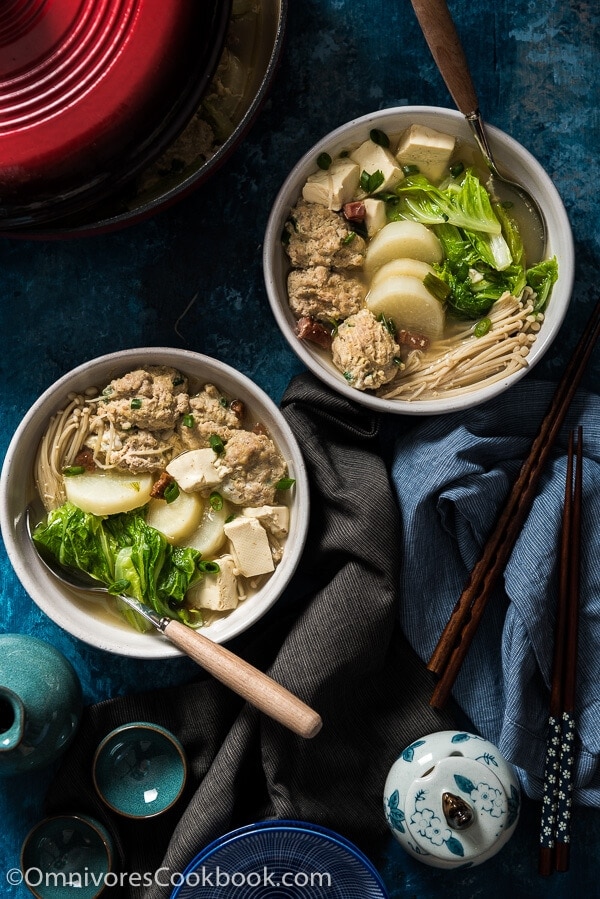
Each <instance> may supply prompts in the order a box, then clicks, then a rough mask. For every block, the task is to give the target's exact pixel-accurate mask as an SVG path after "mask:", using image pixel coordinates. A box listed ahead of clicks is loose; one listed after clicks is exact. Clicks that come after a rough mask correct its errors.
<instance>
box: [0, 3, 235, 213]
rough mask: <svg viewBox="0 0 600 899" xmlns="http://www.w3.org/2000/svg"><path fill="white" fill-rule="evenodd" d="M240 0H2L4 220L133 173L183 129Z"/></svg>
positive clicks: (76, 198) (58, 209)
mask: <svg viewBox="0 0 600 899" xmlns="http://www.w3.org/2000/svg"><path fill="white" fill-rule="evenodd" d="M230 9H231V0H203V2H202V3H198V2H197V0H169V2H165V0H4V2H3V3H2V4H1V5H0V226H1V227H2V228H3V229H7V228H10V227H15V228H16V227H20V226H27V225H31V224H32V223H35V222H39V221H48V220H52V219H55V218H57V217H59V216H61V215H64V214H66V213H71V212H73V211H74V210H78V209H81V208H84V207H86V206H88V205H90V204H91V203H94V202H96V201H97V200H98V199H99V198H102V197H104V196H106V195H108V194H109V193H112V192H114V191H115V189H116V188H118V187H119V186H120V185H122V184H124V183H126V181H127V180H129V179H130V178H131V177H132V176H133V175H134V174H135V173H137V171H139V170H140V168H142V167H143V166H144V165H147V164H148V162H149V161H152V160H153V159H155V158H157V156H158V155H160V153H161V152H162V150H163V149H164V148H165V147H166V146H167V145H168V144H169V143H170V142H171V141H172V140H173V139H174V138H175V137H176V136H177V134H178V133H179V131H180V130H181V129H182V128H183V127H184V126H185V124H187V122H188V121H189V119H190V118H191V116H192V114H193V113H194V111H195V110H196V108H197V106H198V103H199V100H200V98H201V96H202V94H203V92H204V90H205V89H206V87H207V86H208V84H209V82H210V78H211V77H212V75H213V73H214V70H215V69H216V66H217V63H218V60H219V57H220V54H221V50H222V46H223V43H224V39H225V35H226V32H227V26H228V22H229V15H230Z"/></svg>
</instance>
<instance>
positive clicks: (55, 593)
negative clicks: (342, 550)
mask: <svg viewBox="0 0 600 899" xmlns="http://www.w3.org/2000/svg"><path fill="white" fill-rule="evenodd" d="M142 365H170V366H173V367H174V368H176V369H178V370H179V371H181V372H183V373H184V374H185V375H187V376H188V377H189V378H190V379H191V380H192V381H193V382H196V383H198V386H200V385H201V384H203V383H205V382H210V383H214V384H216V385H217V386H218V387H219V388H221V389H222V390H223V392H224V393H226V394H228V395H229V396H232V397H236V398H239V399H241V400H243V401H244V403H245V404H246V405H247V407H248V408H249V409H250V410H252V412H253V414H254V416H255V417H256V419H257V420H259V421H261V422H262V423H263V424H264V425H265V426H266V428H267V429H268V431H269V433H270V435H271V437H272V438H273V440H274V442H275V444H276V445H277V446H278V448H279V450H280V452H281V453H282V455H283V456H284V458H285V460H286V462H287V464H288V469H289V474H290V477H293V478H295V480H296V483H295V485H294V487H293V491H294V493H293V498H292V502H291V515H290V533H289V536H288V539H287V544H286V548H285V552H284V554H283V559H282V561H281V562H280V564H279V565H278V566H277V568H276V569H275V572H274V573H273V574H272V575H271V577H270V578H269V580H268V581H266V582H265V584H264V585H263V586H262V587H261V588H260V589H259V590H258V591H257V592H256V593H254V594H253V595H251V596H249V597H248V599H246V600H245V601H244V602H243V603H240V605H239V606H238V607H237V608H236V609H234V610H233V611H232V612H231V614H230V615H228V616H227V617H224V618H222V619H220V620H218V621H215V622H213V623H212V624H211V625H210V626H208V627H207V628H206V629H205V630H204V631H203V633H205V634H206V635H207V636H209V637H211V639H213V640H214V641H215V642H216V643H224V642H226V641H228V640H231V639H232V638H233V637H235V636H237V635H238V634H240V633H242V632H243V631H244V630H246V629H247V628H248V627H250V625H252V624H254V622H256V621H257V620H258V619H259V618H260V617H261V616H262V615H264V614H265V612H266V611H267V610H268V609H269V608H270V607H271V606H272V605H273V604H274V603H275V602H276V600H277V599H278V598H279V596H280V595H281V593H282V591H283V589H284V587H285V586H286V585H287V583H288V581H289V580H290V578H291V576H292V574H293V573H294V571H295V569H296V566H297V564H298V562H299V559H300V556H301V554H302V550H303V548H304V543H305V540H306V532H307V528H308V513H309V493H308V481H307V475H306V469H305V466H304V461H303V459H302V455H301V453H300V449H299V447H298V444H297V442H296V439H295V437H294V435H293V433H292V431H291V430H290V428H289V426H288V424H287V422H286V421H285V419H284V418H283V416H282V414H281V412H280V411H279V409H278V408H277V406H276V405H275V403H274V402H273V401H272V400H271V399H270V398H269V397H268V396H267V395H266V394H265V393H264V392H263V391H262V390H261V389H260V388H259V387H257V386H256V384H254V383H253V382H252V381H251V380H249V378H247V377H246V376H245V375H242V374H240V373H239V372H237V371H235V370H234V369H233V368H230V367H229V366H228V365H225V364H223V363H222V362H218V361H217V360H215V359H211V358H209V357H208V356H202V355H200V354H198V353H192V352H188V351H186V350H177V349H170V348H168V347H146V348H142V349H131V350H123V351H122V352H118V353H112V354H110V355H107V356H100V357H99V358H97V359H92V360H91V361H90V362H86V363H84V364H83V365H80V366H79V367H78V368H75V369H73V371H70V372H68V373H67V374H66V375H64V376H63V377H62V378H60V379H59V380H58V381H56V382H55V383H54V384H53V385H52V386H51V387H49V388H48V389H47V390H46V392H45V393H43V394H42V396H41V397H40V398H39V399H38V400H37V402H36V403H34V405H33V406H32V407H31V409H30V410H29V411H28V412H27V414H26V415H25V417H24V418H23V421H22V422H21V424H20V426H19V428H18V429H17V431H16V433H15V435H14V436H13V438H12V440H11V443H10V445H9V447H8V451H7V453H6V458H5V460H4V465H3V468H2V475H1V478H0V526H1V528H2V536H3V538H4V543H5V546H6V551H7V553H8V556H9V559H10V561H11V563H12V565H13V567H14V569H15V572H16V574H17V576H18V578H19V580H20V581H21V583H22V585H23V587H24V588H25V590H26V591H27V592H28V594H29V595H30V596H31V598H32V599H33V601H34V602H35V603H36V604H37V605H38V606H39V607H40V608H41V609H42V610H43V611H44V612H45V613H46V614H47V615H48V617H49V618H51V619H52V620H53V621H54V622H56V624H58V625H59V626H60V627H62V628H63V629H64V630H65V631H68V633H70V634H72V635H73V636H75V637H77V638H79V639H80V640H83V641H84V642H85V643H88V644H90V645H92V646H95V647H97V648H99V649H103V650H106V651H107V652H112V653H117V654H119V655H124V656H133V657H137V658H142V659H159V658H161V659H164V658H169V657H174V656H178V655H181V653H180V651H179V650H178V649H176V648H175V647H174V646H173V645H172V644H171V643H169V642H168V641H167V640H166V639H165V638H164V637H163V636H162V635H160V634H158V633H154V632H148V633H145V634H140V633H137V632H136V631H134V630H133V629H131V628H129V627H128V626H127V625H126V624H125V623H121V621H120V620H119V619H118V618H117V617H116V616H113V615H108V614H106V613H105V614H104V615H103V616H101V615H99V614H94V613H93V609H94V606H93V605H92V604H91V602H90V599H89V598H88V599H86V598H85V594H78V591H75V590H71V589H70V588H67V587H63V586H62V584H60V583H59V582H58V581H57V580H56V579H55V578H53V577H52V575H51V574H49V573H48V571H47V570H46V568H45V567H44V565H43V563H42V562H41V561H40V559H39V558H38V556H37V553H36V550H35V548H34V547H33V546H32V544H31V541H30V539H29V537H28V534H27V530H26V521H25V510H26V508H27V505H28V503H29V502H30V501H31V500H32V499H33V498H34V497H35V493H36V491H35V486H34V479H33V466H34V459H35V454H36V450H37V447H38V444H39V442H40V439H41V437H42V434H43V432H44V431H45V429H46V427H47V425H48V422H49V420H50V418H51V416H52V415H53V414H54V413H55V412H56V411H58V410H59V409H61V408H63V407H64V405H65V402H66V399H67V396H68V394H69V393H71V392H81V391H83V390H85V389H86V388H88V387H90V386H99V387H102V386H103V385H105V384H107V383H108V382H109V381H110V380H111V379H112V378H114V377H116V376H118V375H120V374H124V373H125V372H127V371H131V370H132V369H135V368H137V367H140V366H142Z"/></svg>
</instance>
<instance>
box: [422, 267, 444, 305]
mask: <svg viewBox="0 0 600 899" xmlns="http://www.w3.org/2000/svg"><path fill="white" fill-rule="evenodd" d="M423 286H424V287H426V288H427V290H428V291H429V293H431V294H433V296H434V297H435V298H436V300H439V301H440V303H445V302H446V300H447V299H448V295H449V293H450V285H448V284H446V282H445V281H443V280H442V279H441V278H438V276H437V275H432V274H431V272H427V274H426V275H425V277H424V278H423Z"/></svg>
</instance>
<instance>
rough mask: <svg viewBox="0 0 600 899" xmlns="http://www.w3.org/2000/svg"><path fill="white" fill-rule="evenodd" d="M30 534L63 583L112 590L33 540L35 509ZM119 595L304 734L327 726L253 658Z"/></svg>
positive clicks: (250, 698) (185, 648)
mask: <svg viewBox="0 0 600 899" xmlns="http://www.w3.org/2000/svg"><path fill="white" fill-rule="evenodd" d="M26 518H27V533H28V534H29V537H30V539H31V542H32V545H33V546H34V548H35V551H36V553H37V554H38V556H39V558H40V559H41V561H42V562H43V564H44V565H45V566H46V568H47V569H48V571H49V572H50V573H51V574H52V575H53V576H54V577H55V578H57V579H58V580H59V581H60V582H61V583H63V584H65V585H67V586H68V587H74V588H75V589H76V590H85V591H88V592H90V593H108V592H109V591H108V589H107V588H106V587H105V586H104V585H103V584H101V583H100V582H99V581H97V580H95V579H94V578H92V577H91V576H90V575H88V574H86V572H84V571H79V570H75V569H71V568H66V567H65V566H63V565H61V564H60V563H59V562H58V561H57V560H56V559H55V558H54V557H53V556H52V555H51V554H50V553H48V554H46V553H43V552H42V550H41V548H40V547H39V546H38V544H37V543H36V542H35V541H34V539H33V531H34V529H35V523H36V522H37V521H39V520H40V516H39V515H36V513H35V510H34V509H32V507H31V506H30V507H29V508H28V509H27V514H26ZM118 599H120V600H122V601H123V602H124V603H126V604H127V605H128V606H129V607H130V608H132V609H133V610H134V611H136V612H138V613H139V614H140V615H143V617H144V618H145V619H146V620H147V621H149V622H150V624H152V626H153V627H155V628H156V630H158V631H160V633H161V634H164V636H165V637H166V638H167V640H170V642H171V643H173V644H174V645H175V646H177V647H178V648H179V649H181V650H182V652H184V653H185V654H186V655H188V656H189V657H190V658H191V659H193V660H194V661H195V662H197V663H198V664H199V665H201V666H202V668H204V669H205V671H208V673H209V674H212V675H213V677H214V678H216V679H217V680H218V681H220V682H221V683H222V684H225V686H227V687H229V688H230V689H231V690H233V691H234V693H237V694H238V695H239V696H241V697H243V698H244V699H245V700H246V701H247V702H249V703H250V704H251V705H254V706H256V708H257V709H260V711H261V712H264V713H265V714H266V715H268V716H269V717H271V718H273V719H275V721H279V723H280V724H283V725H284V726H285V727H287V728H289V729H290V730H292V731H293V732H294V733H296V734H299V736H301V737H306V738H311V737H314V736H315V735H316V734H317V733H318V732H319V731H320V729H321V727H322V723H323V722H322V721H321V718H320V716H319V715H318V714H317V712H315V711H314V710H313V709H311V708H310V707H309V706H308V705H306V704H305V703H304V702H302V700H300V699H298V697H297V696H294V694H293V693H290V691H289V690H286V689H285V687H282V686H281V684H278V683H277V682H276V681H274V680H273V679H272V678H270V677H268V675H266V674H264V673H263V672H262V671H259V669H258V668H254V667H253V666H252V665H250V664H248V662H246V661H244V659H241V658H240V657H239V656H236V655H235V654H234V653H232V652H231V651H230V650H228V649H226V648H225V647H224V646H221V645H220V644H218V643H214V642H213V641H212V640H210V639H209V638H208V637H205V636H204V635H203V634H201V633H199V632H198V631H196V630H193V629H192V628H190V627H187V626H186V625H185V624H182V622H180V621H175V620H173V619H172V618H167V617H161V616H160V615H158V614H157V613H156V612H155V611H154V610H153V609H151V608H150V606H147V605H146V604H145V603H142V602H139V600H137V599H134V598H133V597H131V596H123V595H120V596H119V597H118Z"/></svg>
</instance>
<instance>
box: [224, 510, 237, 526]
mask: <svg viewBox="0 0 600 899" xmlns="http://www.w3.org/2000/svg"><path fill="white" fill-rule="evenodd" d="M235 517H236V514H235V512H232V513H231V515H228V516H227V518H226V519H225V524H229V522H231V521H233V519H234V518H235Z"/></svg>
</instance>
